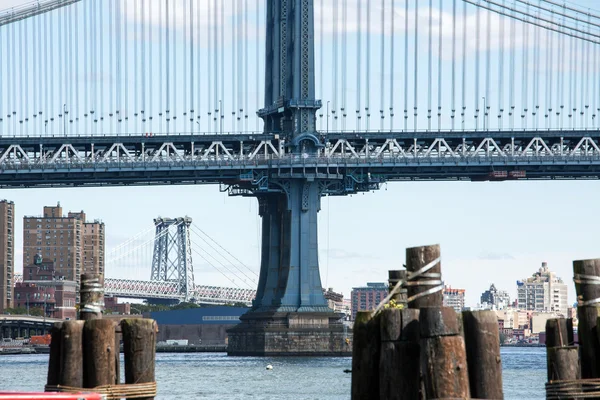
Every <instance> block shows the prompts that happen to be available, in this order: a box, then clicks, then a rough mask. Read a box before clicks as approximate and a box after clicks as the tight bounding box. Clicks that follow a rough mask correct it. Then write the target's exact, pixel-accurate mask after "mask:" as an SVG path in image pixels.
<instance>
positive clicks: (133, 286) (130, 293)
mask: <svg viewBox="0 0 600 400" xmlns="http://www.w3.org/2000/svg"><path fill="white" fill-rule="evenodd" d="M104 293H105V294H106V295H110V296H116V297H121V298H133V299H157V300H161V299H165V300H180V301H184V300H185V299H186V294H185V293H181V289H180V287H179V284H178V283H177V282H158V281H142V280H135V279H114V278H105V279H104ZM255 296H256V290H252V289H238V288H227V287H219V286H195V287H194V289H193V291H192V294H191V296H189V297H191V298H192V299H194V301H195V302H197V303H201V304H215V305H219V304H234V303H244V304H246V305H247V306H250V305H252V299H254V297H255Z"/></svg>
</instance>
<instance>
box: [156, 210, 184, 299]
mask: <svg viewBox="0 0 600 400" xmlns="http://www.w3.org/2000/svg"><path fill="white" fill-rule="evenodd" d="M191 224H192V219H191V218H189V217H183V218H161V217H158V218H155V219H154V225H155V227H156V235H155V236H154V253H153V256H152V273H151V277H150V280H151V281H159V282H177V284H178V291H179V294H180V295H181V296H182V297H183V298H184V299H185V301H189V300H191V298H192V293H193V291H194V266H193V264H192V246H191V241H190V225H191Z"/></svg>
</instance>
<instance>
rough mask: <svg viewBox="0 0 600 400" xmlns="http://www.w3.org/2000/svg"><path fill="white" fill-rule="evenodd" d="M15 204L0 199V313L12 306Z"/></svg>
mask: <svg viewBox="0 0 600 400" xmlns="http://www.w3.org/2000/svg"><path fill="white" fill-rule="evenodd" d="M14 218H15V204H14V203H13V202H12V201H8V200H1V201H0V314H3V313H4V310H6V309H7V308H13V307H14V304H13V297H14V293H13V286H14V273H15V271H14V261H15V254H14V243H15V230H14Z"/></svg>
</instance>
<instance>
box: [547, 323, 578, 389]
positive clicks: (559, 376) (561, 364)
mask: <svg viewBox="0 0 600 400" xmlns="http://www.w3.org/2000/svg"><path fill="white" fill-rule="evenodd" d="M567 326H568V325H567V320H566V319H565V318H553V319H549V320H548V321H546V361H547V367H548V382H551V381H557V380H561V381H564V380H576V379H580V378H581V370H580V368H579V349H578V347H576V346H568V341H569V335H568V332H567V329H568V328H567Z"/></svg>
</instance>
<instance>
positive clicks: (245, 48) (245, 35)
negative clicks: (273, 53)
mask: <svg viewBox="0 0 600 400" xmlns="http://www.w3.org/2000/svg"><path fill="white" fill-rule="evenodd" d="M244 40H246V43H245V46H244V64H243V65H244V66H245V67H244V132H246V133H248V122H249V121H248V108H249V105H248V98H249V95H250V94H249V93H248V88H249V85H248V67H247V66H248V65H250V60H249V59H248V45H249V43H248V0H244ZM256 40H257V41H258V37H256ZM257 61H258V60H257ZM257 68H258V66H257Z"/></svg>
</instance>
